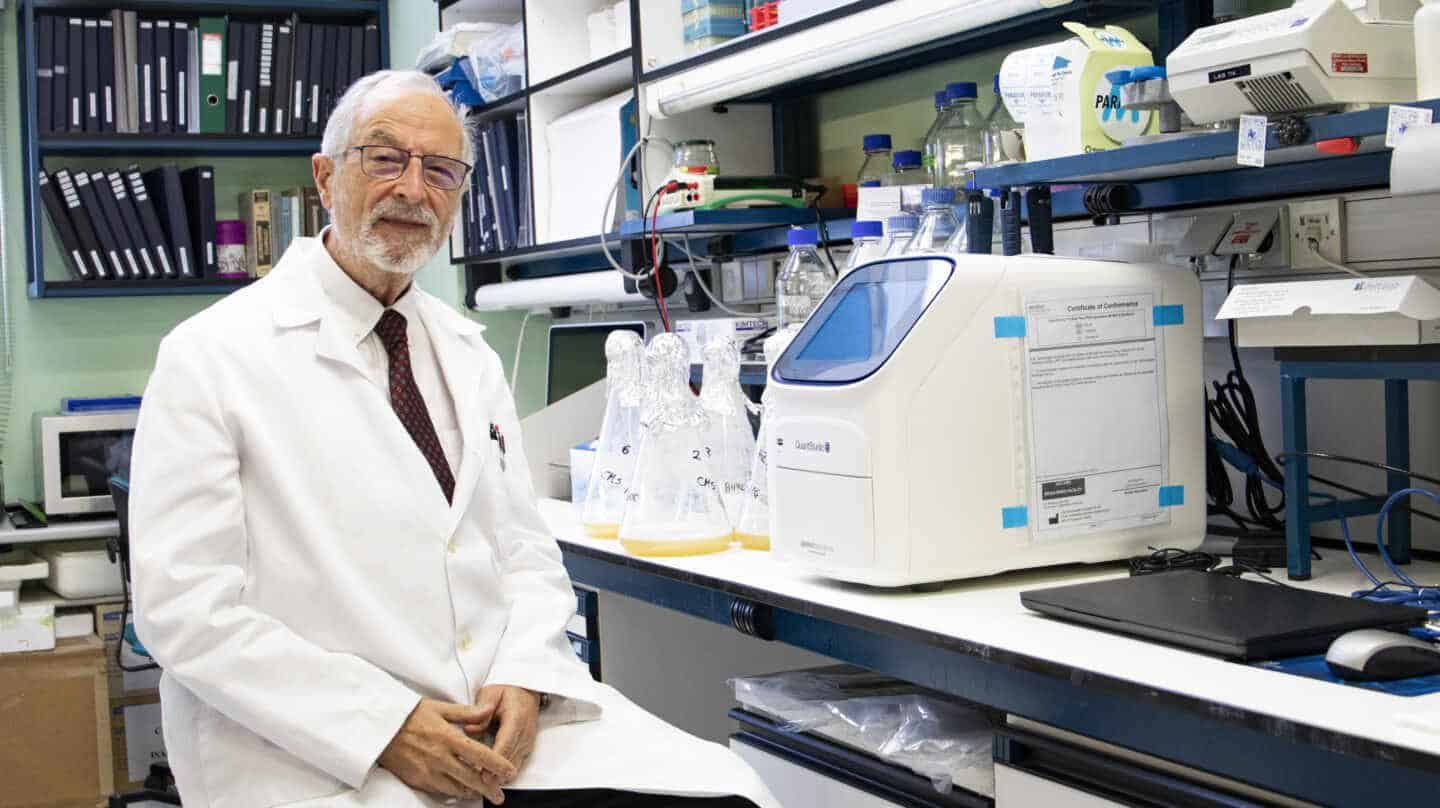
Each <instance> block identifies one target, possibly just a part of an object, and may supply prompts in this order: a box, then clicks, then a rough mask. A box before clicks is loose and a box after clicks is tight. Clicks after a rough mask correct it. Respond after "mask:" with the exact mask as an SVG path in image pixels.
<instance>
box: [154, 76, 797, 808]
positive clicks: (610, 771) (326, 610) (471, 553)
mask: <svg viewBox="0 0 1440 808" xmlns="http://www.w3.org/2000/svg"><path fill="white" fill-rule="evenodd" d="M470 152H471V145H470V139H469V138H468V137H466V135H465V131H464V127H463V125H462V119H461V118H460V117H459V115H458V114H457V112H456V111H455V109H454V108H452V107H451V106H450V104H449V103H448V101H447V99H446V98H445V96H444V95H443V94H442V93H441V92H440V90H439V89H438V88H437V87H436V85H435V84H434V82H433V81H432V80H431V79H430V78H429V77H427V76H425V75H424V74H421V73H415V72H398V71H387V72H382V73H376V74H374V75H371V76H368V77H366V78H364V79H362V80H360V81H359V82H357V83H356V84H355V85H354V86H353V87H351V88H350V90H349V91H348V92H347V93H345V96H344V97H343V98H342V99H341V100H340V102H339V103H338V104H337V105H336V108H335V112H334V114H333V115H332V116H331V118H330V122H329V124H328V125H327V126H326V129H325V136H324V141H323V144H322V153H320V154H317V155H315V156H314V158H313V161H312V162H313V169H314V174H315V183H316V185H317V186H318V187H319V189H320V193H321V198H322V199H323V201H324V202H325V205H326V207H327V208H328V209H329V210H330V213H331V216H332V220H333V222H334V224H333V225H332V226H331V227H329V228H327V229H326V230H325V231H324V232H323V233H321V234H320V236H319V237H318V238H315V239H297V240H296V241H295V242H294V244H293V245H292V246H291V248H290V249H289V250H288V251H287V252H286V253H285V255H284V257H283V258H282V260H281V261H280V264H279V266H277V267H276V268H275V271H274V272H273V273H271V274H270V276H268V277H267V278H265V279H264V280H262V281H260V282H258V283H256V284H254V285H253V286H251V287H250V288H248V289H246V290H244V291H242V292H238V293H236V294H234V295H231V296H230V297H229V298H227V299H225V300H224V301H222V302H220V303H217V304H216V305H214V306H212V307H210V308H209V309H207V310H206V311H204V312H202V313H200V314H199V315H196V316H195V317H193V318H191V319H190V320H187V321H186V322H184V323H182V324H181V325H180V326H178V327H177V328H176V329H175V330H174V331H173V332H172V333H171V334H170V335H169V336H168V337H166V339H165V341H164V342H163V343H162V344H161V346H160V353H159V357H158V358H157V360H156V366H155V372H154V375H153V376H152V377H151V379H150V384H149V386H148V388H147V389H146V391H145V404H144V407H143V408H142V409H141V413H140V426H139V429H138V432H137V435H136V441H135V452H134V461H133V466H132V478H131V487H132V490H133V492H134V493H133V495H132V498H131V524H132V534H133V539H132V541H133V553H134V565H133V567H134V575H135V600H136V602H135V606H136V627H137V629H138V630H139V634H140V637H141V638H142V639H143V641H144V643H145V645H146V646H147V648H148V649H149V650H150V651H151V652H152V653H153V654H154V656H155V659H156V660H157V661H158V662H159V663H160V664H161V665H162V666H163V667H164V669H165V676H164V679H163V680H162V683H161V697H162V703H163V709H164V728H165V739H166V746H167V749H168V751H169V754H170V762H171V767H172V769H173V770H174V772H175V778H176V781H177V783H178V784H179V787H180V792H181V795H182V797H183V798H184V800H185V805H186V806H188V807H189V808H204V807H205V806H213V808H265V807H266V806H281V805H284V806H292V808H315V807H316V806H385V808H397V807H398V808H407V807H410V806H413V807H414V808H420V807H421V806H435V805H441V804H453V803H455V802H458V801H460V800H473V801H477V802H476V803H472V804H478V801H479V800H481V799H482V798H483V799H484V800H487V801H488V802H490V803H494V804H499V803H501V802H504V803H505V804H507V805H510V806H575V807H576V808H580V806H585V807H586V808H603V807H605V806H613V807H614V808H619V806H672V805H675V806H678V805H687V806H688V805H691V804H692V803H693V804H695V805H705V806H712V808H721V806H724V807H725V808H732V807H733V806H751V805H752V804H754V803H758V804H760V805H765V806H769V805H774V800H773V797H771V796H770V795H769V794H768V793H767V792H766V790H765V788H764V786H763V785H762V784H761V783H760V782H759V780H758V778H757V777H756V776H755V774H754V773H753V772H752V771H751V770H750V769H749V768H748V767H746V766H745V764H744V763H743V762H741V761H740V760H739V758H737V757H735V756H734V755H732V754H731V753H730V752H729V751H728V750H725V749H724V748H722V747H719V746H716V745H714V744H709V743H704V742H701V741H699V740H698V739H695V738H693V737H691V736H688V735H686V734H684V733H682V732H680V731H679V730H676V729H674V728H672V727H669V726H668V725H666V724H665V723H663V722H662V721H660V720H658V719H656V718H655V717H653V716H651V715H649V714H648V713H646V712H645V711H643V710H641V709H640V708H638V707H636V706H635V705H633V704H631V703H630V702H628V701H626V700H625V699H624V698H623V697H622V696H620V695H619V694H618V693H616V692H615V691H614V690H612V689H610V688H607V687H605V686H603V685H600V684H598V683H595V682H593V681H591V679H590V678H589V676H588V673H587V671H586V669H585V668H584V666H582V665H581V664H580V663H579V661H578V660H576V659H575V657H574V654H573V653H572V652H571V651H570V648H569V645H568V644H567V642H566V639H565V625H566V622H567V621H568V619H569V617H570V616H571V615H572V614H573V612H574V604H575V601H574V594H573V592H572V591H571V589H570V581H569V579H568V578H567V576H566V574H565V570H564V567H563V566H562V565H561V562H560V552H559V548H558V547H557V545H556V544H555V542H554V540H553V539H552V538H551V536H550V534H549V533H548V531H547V529H546V526H545V523H544V522H543V521H542V520H541V518H540V515H539V512H538V511H537V509H536V507H535V496H534V492H533V490H532V488H531V485H530V474H529V471H528V468H527V466H526V462H525V457H524V453H523V451H522V449H521V447H520V429H519V425H518V423H517V420H516V416H515V409H514V404H513V402H512V400H511V398H510V395H509V391H508V389H507V387H506V384H505V378H504V375H503V373H502V371H501V366H500V362H499V360H498V358H497V357H496V355H495V353H494V352H493V351H491V350H490V348H489V347H487V346H486V345H485V343H484V342H483V341H482V340H481V337H480V331H481V329H480V327H479V326H478V325H476V324H475V323H473V322H471V321H469V320H468V319H466V318H465V317H463V316H461V315H460V314H458V313H457V312H455V311H454V310H452V309H451V308H450V307H449V306H447V305H445V304H444V303H442V302H440V301H439V300H437V299H435V298H433V297H430V296H429V295H427V294H425V293H424V292H422V291H421V290H419V289H417V288H415V287H414V286H413V285H412V283H411V279H412V276H413V274H414V273H415V271H416V270H417V269H419V267H420V266H421V265H422V264H424V263H425V262H426V261H427V260H429V259H430V257H431V256H433V255H434V254H435V252H436V250H437V249H438V248H439V247H440V245H441V244H442V243H443V241H444V239H445V237H446V235H447V234H448V233H449V231H450V225H451V223H452V221H453V220H454V216H455V212H456V210H457V208H458V206H459V203H460V199H461V195H462V194H463V189H464V187H465V181H466V175H467V174H468V172H469V171H470V166H469V162H470ZM657 664H663V660H657ZM681 795H684V796H681Z"/></svg>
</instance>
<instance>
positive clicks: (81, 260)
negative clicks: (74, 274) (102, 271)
mask: <svg viewBox="0 0 1440 808" xmlns="http://www.w3.org/2000/svg"><path fill="white" fill-rule="evenodd" d="M70 257H71V258H73V259H75V266H77V267H79V268H80V269H81V274H82V275H84V274H88V273H85V272H84V269H85V256H84V255H81V254H80V251H79V250H71V251H70Z"/></svg>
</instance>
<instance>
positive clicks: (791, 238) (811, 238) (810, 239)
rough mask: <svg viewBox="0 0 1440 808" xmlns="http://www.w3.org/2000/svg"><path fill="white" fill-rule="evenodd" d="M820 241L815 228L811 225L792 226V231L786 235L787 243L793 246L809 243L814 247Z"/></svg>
mask: <svg viewBox="0 0 1440 808" xmlns="http://www.w3.org/2000/svg"><path fill="white" fill-rule="evenodd" d="M819 241H820V240H819V239H818V238H816V236H815V230H814V229H813V228H809V227H792V228H790V232H789V233H787V234H786V236H785V243H787V244H789V245H790V246H791V247H799V246H803V245H807V244H808V245H810V246H812V247H813V246H815V245H816V244H817V243H819Z"/></svg>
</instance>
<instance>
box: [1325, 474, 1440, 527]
mask: <svg viewBox="0 0 1440 808" xmlns="http://www.w3.org/2000/svg"><path fill="white" fill-rule="evenodd" d="M1307 476H1309V478H1310V479H1311V480H1314V481H1315V482H1317V483H1320V484H1322V485H1328V486H1330V487H1331V488H1334V489H1336V490H1338V491H1344V492H1345V493H1347V494H1354V495H1356V496H1358V497H1364V498H1366V499H1373V500H1375V501H1376V502H1384V501H1385V499H1386V495H1385V494H1377V493H1375V492H1373V491H1366V490H1364V489H1362V488H1355V487H1354V486H1349V485H1345V484H1344V483H1337V482H1335V481H1334V480H1328V479H1326V478H1324V477H1321V476H1320V475H1318V474H1310V475H1307ZM1391 510H1397V511H1400V510H1403V511H1408V512H1410V513H1412V514H1414V515H1416V516H1418V517H1420V518H1422V519H1429V520H1430V521H1432V522H1440V516H1436V515H1435V514H1433V513H1429V512H1427V511H1421V510H1416V509H1415V508H1413V507H1411V506H1410V505H1408V504H1406V503H1405V502H1403V501H1401V502H1396V503H1395V505H1394V506H1393V507H1392V508H1391Z"/></svg>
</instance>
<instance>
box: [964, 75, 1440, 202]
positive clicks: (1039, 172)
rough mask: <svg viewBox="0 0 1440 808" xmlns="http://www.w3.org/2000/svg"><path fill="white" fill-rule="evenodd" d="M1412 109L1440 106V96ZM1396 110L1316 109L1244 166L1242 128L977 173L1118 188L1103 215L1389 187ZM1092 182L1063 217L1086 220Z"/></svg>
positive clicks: (995, 183)
mask: <svg viewBox="0 0 1440 808" xmlns="http://www.w3.org/2000/svg"><path fill="white" fill-rule="evenodd" d="M1409 106H1417V107H1423V108H1426V109H1430V110H1432V111H1435V112H1440V100H1426V101H1419V102H1416V103H1414V104H1411V105H1409ZM1388 114H1389V113H1388V107H1385V106H1379V107H1376V108H1372V109H1367V110H1361V111H1358V112H1346V113H1335V114H1328V115H1310V116H1307V117H1306V118H1305V122H1306V124H1307V128H1308V133H1307V134H1306V136H1305V137H1304V138H1303V139H1302V140H1301V141H1300V142H1298V143H1294V144H1286V143H1283V142H1282V141H1281V139H1280V138H1279V137H1278V136H1277V134H1276V132H1275V129H1274V128H1273V127H1272V128H1270V129H1269V131H1268V132H1267V136H1266V156H1265V163H1266V165H1265V167H1264V168H1243V167H1240V166H1239V165H1238V164H1237V163H1236V160H1235V153H1236V146H1237V140H1238V137H1239V134H1238V132H1237V131H1236V130H1234V129H1229V130H1220V131H1215V132H1209V133H1200V134H1195V135H1191V136H1188V137H1183V138H1178V139H1174V140H1162V141H1159V142H1153V143H1143V144H1136V145H1132V146H1125V147H1123V148H1118V149H1111V150H1109V151H1101V152H1093V153H1090V154H1077V155H1073V156H1069V157H1058V158H1055V159H1053V160H1036V161H1033V162H1029V163H1017V164H1014V165H1008V166H998V167H994V168H982V169H979V170H978V171H976V172H975V179H974V182H973V185H974V187H976V188H984V189H992V190H994V189H1002V188H1019V187H1026V186H1034V185H1049V186H1052V187H1053V186H1071V185H1081V186H1091V185H1098V184H1105V185H1111V186H1114V191H1115V193H1114V194H1113V195H1112V196H1111V198H1112V200H1114V201H1115V202H1116V204H1115V205H1114V207H1113V209H1108V210H1105V211H1103V212H1104V213H1133V212H1139V211H1154V210H1165V209H1169V208H1180V207H1195V206H1201V205H1213V204H1217V203H1224V202H1239V201H1246V200H1254V199H1266V198H1276V197H1283V196H1297V195H1302V194H1312V193H1331V192H1337V191H1350V190H1358V189H1361V188H1376V187H1384V186H1387V185H1389V184H1390V149H1389V148H1388V147H1386V146H1385V124H1386V118H1387V116H1388ZM1084 197H1085V188H1084V187H1080V188H1066V189H1064V190H1057V191H1056V193H1055V194H1054V198H1053V201H1052V210H1053V212H1054V215H1055V217H1057V218H1069V217H1078V216H1087V215H1091V214H1092V213H1096V212H1098V211H1091V210H1087V209H1086V206H1085V203H1084Z"/></svg>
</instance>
